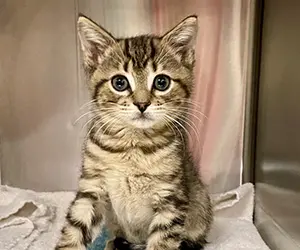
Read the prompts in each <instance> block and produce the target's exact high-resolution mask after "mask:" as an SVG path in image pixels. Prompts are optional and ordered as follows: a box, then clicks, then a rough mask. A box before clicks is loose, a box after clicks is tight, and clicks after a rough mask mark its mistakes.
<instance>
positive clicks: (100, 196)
mask: <svg viewBox="0 0 300 250" xmlns="http://www.w3.org/2000/svg"><path fill="white" fill-rule="evenodd" d="M107 199H108V198H107V194H106V191H105V189H104V183H103V182H102V181H101V179H98V178H91V179H89V178H81V179H80V181H79V191H78V193H77V195H76V198H75V200H74V201H73V202H72V204H71V206H70V208H69V210H68V213H67V217H66V222H65V225H64V227H63V229H62V235H61V238H60V240H59V242H58V244H57V246H56V248H55V249H56V250H67V249H68V250H84V249H86V247H87V245H88V244H90V243H91V242H92V240H93V239H94V238H95V237H96V236H97V235H98V234H99V232H100V229H101V227H100V224H101V221H102V217H103V214H104V212H105V206H106V204H107Z"/></svg>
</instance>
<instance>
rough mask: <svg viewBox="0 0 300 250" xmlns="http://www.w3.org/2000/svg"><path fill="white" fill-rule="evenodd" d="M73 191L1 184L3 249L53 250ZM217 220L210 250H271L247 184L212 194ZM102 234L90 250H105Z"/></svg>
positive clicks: (210, 240) (251, 189)
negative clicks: (260, 231) (258, 223)
mask: <svg viewBox="0 0 300 250" xmlns="http://www.w3.org/2000/svg"><path fill="white" fill-rule="evenodd" d="M73 198H74V193H72V192H56V193H36V192H33V191H29V190H21V189H17V188H11V187H7V186H0V249H1V250H12V249H13V250H27V249H28V250H48V249H49V250H52V249H53V248H54V246H55V244H56V242H57V240H58V237H59V235H60V229H61V227H62V225H63V222H64V217H65V214H66V211H67V208H68V206H69V204H70V202H71V201H72V199H73ZM212 200H213V203H214V210H215V220H214V223H213V226H212V230H211V232H210V235H209V238H208V240H209V242H210V243H209V244H208V245H207V246H206V247H205V249H206V250H213V249H217V250H269V248H268V247H267V246H266V244H265V243H264V242H263V240H262V239H261V237H260V235H259V234H258V232H257V230H256V228H255V226H254V225H253V223H252V216H253V202H254V188H253V185H252V184H249V183H248V184H244V185H242V186H240V187H239V188H237V189H235V190H232V191H229V192H227V193H223V194H216V195H212ZM106 240H107V235H106V234H102V235H101V236H100V237H99V238H97V239H96V240H95V242H94V243H93V244H92V246H91V247H90V250H102V249H103V248H104V245H105V241H106Z"/></svg>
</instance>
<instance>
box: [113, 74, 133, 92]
mask: <svg viewBox="0 0 300 250" xmlns="http://www.w3.org/2000/svg"><path fill="white" fill-rule="evenodd" d="M111 85H112V86H113V88H114V89H115V90H117V91H120V92H121V91H125V90H126V89H128V88H129V82H128V80H127V78H126V77H125V76H122V75H117V76H114V77H113V78H112V80H111Z"/></svg>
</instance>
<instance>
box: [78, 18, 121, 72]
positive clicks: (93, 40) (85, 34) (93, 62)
mask: <svg viewBox="0 0 300 250" xmlns="http://www.w3.org/2000/svg"><path fill="white" fill-rule="evenodd" d="M77 27H78V35H79V40H80V43H81V49H82V52H83V56H84V64H85V67H86V69H87V70H91V69H94V68H95V67H97V65H98V64H99V62H100V61H101V59H102V58H103V56H104V54H105V51H106V50H107V49H108V48H111V47H112V46H114V45H115V44H117V43H116V41H115V39H114V37H113V36H112V35H111V34H109V33H108V32H107V31H106V30H105V29H103V28H102V27H100V26H99V25H98V24H96V23H94V22H93V21H91V20H90V19H88V18H87V17H85V16H83V15H80V16H79V17H78V21H77Z"/></svg>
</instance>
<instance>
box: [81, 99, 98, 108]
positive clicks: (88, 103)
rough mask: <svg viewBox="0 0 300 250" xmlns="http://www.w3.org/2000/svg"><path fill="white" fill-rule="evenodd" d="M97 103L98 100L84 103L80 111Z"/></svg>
mask: <svg viewBox="0 0 300 250" xmlns="http://www.w3.org/2000/svg"><path fill="white" fill-rule="evenodd" d="M96 101H97V100H96V99H92V100H90V101H88V102H86V103H84V104H83V105H81V106H80V108H79V110H81V109H83V108H85V107H86V106H88V105H92V104H95V102H96Z"/></svg>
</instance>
